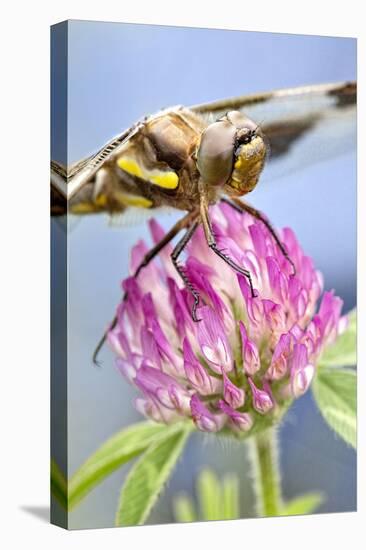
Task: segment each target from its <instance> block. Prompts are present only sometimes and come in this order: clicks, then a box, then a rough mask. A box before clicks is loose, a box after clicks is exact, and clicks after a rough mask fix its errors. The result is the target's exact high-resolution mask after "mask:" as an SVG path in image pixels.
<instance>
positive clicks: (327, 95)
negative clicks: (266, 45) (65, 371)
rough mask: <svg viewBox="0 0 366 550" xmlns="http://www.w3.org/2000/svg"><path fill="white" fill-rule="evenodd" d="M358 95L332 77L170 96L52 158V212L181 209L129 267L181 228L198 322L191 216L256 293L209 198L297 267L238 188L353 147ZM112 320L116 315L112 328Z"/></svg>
mask: <svg viewBox="0 0 366 550" xmlns="http://www.w3.org/2000/svg"><path fill="white" fill-rule="evenodd" d="M356 96H357V86H356V83H355V82H353V81H349V82H337V83H330V84H319V85H310V86H301V87H296V88H289V89H280V90H275V91H270V92H264V93H258V94H253V95H244V96H239V97H234V98H230V99H226V100H219V101H214V102H210V103H204V104H200V105H195V106H192V107H188V108H187V107H183V106H181V105H178V106H174V107H170V108H167V109H163V110H161V111H159V112H157V113H156V114H154V115H151V116H145V117H144V118H142V119H141V120H139V121H137V122H136V123H135V124H134V125H132V126H131V127H130V128H128V129H126V130H124V131H123V132H122V133H121V134H119V135H118V136H116V137H114V138H113V139H111V140H110V141H109V142H108V143H107V144H106V145H105V146H104V147H102V149H100V150H99V151H98V152H97V153H96V154H94V155H92V156H90V157H88V158H87V159H84V160H81V161H79V162H77V163H75V164H73V165H71V166H69V167H65V166H63V165H61V164H59V163H57V162H55V161H51V215H53V216H63V215H66V214H67V213H72V214H76V215H80V216H83V215H88V214H98V213H108V214H110V215H111V216H115V215H117V214H118V215H122V217H123V216H125V215H126V214H127V213H128V211H130V210H131V209H134V210H136V209H140V210H143V211H144V212H146V213H147V214H148V216H155V215H158V212H159V211H160V210H161V209H162V208H164V207H169V208H174V209H176V210H180V211H183V212H184V214H183V216H182V217H181V219H179V220H178V221H177V222H176V223H175V224H174V225H173V226H172V227H171V229H170V230H169V231H168V232H167V233H166V234H165V236H164V237H163V238H162V239H161V241H160V242H158V243H157V244H156V245H155V246H154V247H153V248H151V249H150V250H149V251H148V252H147V254H146V255H145V257H144V258H143V260H142V261H141V263H140V264H139V265H138V266H137V268H136V270H135V272H134V274H133V276H134V277H138V275H139V273H140V272H141V270H142V269H143V268H144V267H146V266H147V265H148V263H149V262H150V261H151V260H153V258H154V257H156V256H157V255H158V254H159V252H160V251H161V250H162V249H163V248H164V247H165V246H166V245H167V244H168V243H169V242H171V241H172V240H173V239H174V238H175V237H176V236H177V235H178V234H179V233H180V232H182V231H184V233H183V235H182V237H181V238H180V239H179V240H178V242H177V244H176V245H175V246H174V248H173V251H172V253H171V260H172V262H173V264H174V267H175V269H176V270H177V273H178V274H179V276H180V278H181V279H182V282H183V284H184V285H185V287H186V288H187V290H188V291H189V293H190V294H191V296H192V304H193V305H192V318H193V320H194V321H199V319H198V317H197V308H198V306H199V303H200V296H199V293H198V292H197V290H196V289H195V288H194V286H193V284H192V283H191V281H190V280H189V278H188V277H187V275H186V272H185V269H184V266H183V265H182V264H181V263H180V261H179V258H180V256H181V254H182V252H183V251H184V249H185V248H186V246H187V244H188V243H189V241H190V239H191V238H192V236H193V234H194V232H195V231H196V229H197V227H198V226H199V225H202V226H203V229H204V234H205V237H206V241H207V246H208V247H209V248H210V249H211V250H212V251H213V252H214V253H215V254H216V255H217V256H219V257H220V258H221V259H222V261H224V262H226V263H227V264H229V265H230V267H231V268H232V269H233V270H235V271H236V272H238V273H240V274H242V275H243V276H245V277H246V278H247V280H248V283H249V285H250V289H251V292H252V296H253V297H255V296H256V293H255V290H254V288H253V284H252V279H251V274H250V272H249V271H248V270H247V269H244V268H243V267H242V266H240V265H239V264H237V263H236V262H235V261H234V260H233V259H232V258H231V257H230V255H229V254H228V253H227V252H226V251H223V250H221V249H220V248H219V247H218V245H217V243H216V239H215V235H214V231H213V228H212V224H211V220H210V213H209V209H210V206H211V205H213V204H215V203H218V202H219V201H224V202H226V203H227V204H229V205H230V206H231V207H232V208H234V209H235V210H237V211H239V212H248V213H249V214H251V215H252V216H254V217H255V218H257V219H258V220H260V221H261V222H262V223H263V224H264V225H265V226H266V227H267V229H268V231H269V232H270V233H271V235H272V236H273V238H274V239H275V241H276V243H277V245H278V247H279V249H280V250H281V252H282V254H283V255H284V257H285V258H286V259H287V261H288V262H289V263H290V264H291V266H292V269H293V273H295V266H294V264H293V262H292V259H291V258H290V256H289V255H288V253H287V250H286V248H285V246H284V245H283V243H282V242H281V240H280V238H279V236H278V234H277V233H276V231H275V229H274V228H273V226H272V224H271V223H270V221H269V220H268V219H267V217H266V216H265V215H264V214H263V213H262V212H260V211H259V210H257V209H256V208H254V207H253V206H252V205H250V204H248V203H247V202H246V201H244V200H243V197H244V196H245V195H247V194H248V193H250V192H251V191H252V190H253V189H254V188H255V187H256V185H257V183H258V181H259V179H262V172H263V179H264V178H265V175H266V172H268V176H269V178H270V180H273V179H275V178H277V177H280V176H282V175H285V174H287V173H291V172H293V171H295V170H297V169H299V168H301V167H303V166H304V165H306V164H313V163H316V162H318V161H321V160H323V159H327V158H331V157H334V156H338V155H341V154H342V153H344V152H346V151H349V150H350V149H351V148H353V147H354V146H355V133H356V102H357V101H356ZM267 165H268V167H270V168H271V170H269V169H268V168H267ZM123 299H124V300H126V299H127V294H125V295H124V297H123ZM116 322H117V317H115V318H114V319H113V320H112V322H111V324H110V328H113V327H114V326H115V324H116ZM106 336H107V332H106V333H105V334H104V335H103V337H102V338H101V340H100V342H99V343H98V345H97V347H96V349H95V351H94V354H93V361H94V363H96V364H98V361H97V357H98V354H99V352H100V350H101V348H102V346H103V344H104V342H105V340H106Z"/></svg>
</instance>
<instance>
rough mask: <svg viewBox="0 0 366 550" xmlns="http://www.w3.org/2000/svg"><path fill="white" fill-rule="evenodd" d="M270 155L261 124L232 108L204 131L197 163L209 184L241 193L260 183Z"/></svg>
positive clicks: (202, 176)
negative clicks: (267, 156) (260, 177)
mask: <svg viewBox="0 0 366 550" xmlns="http://www.w3.org/2000/svg"><path fill="white" fill-rule="evenodd" d="M266 155H267V145H266V143H265V140H264V137H263V134H262V132H261V130H260V128H259V126H258V125H257V124H255V123H254V122H253V121H252V120H250V119H249V118H248V117H246V116H245V115H244V114H243V113H241V112H240V111H230V112H228V113H227V114H226V115H225V116H224V117H222V118H221V119H219V120H217V121H216V122H214V123H212V124H210V125H209V126H208V127H207V128H206V130H205V131H204V132H203V134H202V136H201V140H200V143H199V147H198V150H197V167H198V170H199V173H200V175H201V178H202V180H203V181H204V182H205V184H206V185H208V186H216V187H221V188H224V191H225V192H226V193H227V194H229V195H231V196H241V195H244V194H246V193H249V192H250V191H252V189H254V187H255V186H256V184H257V182H258V178H259V175H260V173H261V171H262V169H263V166H264V163H265V159H266Z"/></svg>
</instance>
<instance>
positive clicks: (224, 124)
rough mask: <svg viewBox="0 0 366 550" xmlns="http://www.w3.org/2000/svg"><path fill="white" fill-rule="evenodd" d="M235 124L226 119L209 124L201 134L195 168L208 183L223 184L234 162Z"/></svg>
mask: <svg viewBox="0 0 366 550" xmlns="http://www.w3.org/2000/svg"><path fill="white" fill-rule="evenodd" d="M236 132H237V130H236V128H235V126H234V125H233V124H232V123H231V122H229V121H228V120H219V121H217V122H214V123H213V124H210V125H209V126H208V127H207V128H206V130H205V131H204V132H203V134H202V136H201V142H200V145H199V148H198V151H197V168H198V170H199V173H200V175H201V178H202V180H203V181H204V182H205V183H206V184H208V185H217V186H219V185H224V184H225V183H226V182H227V181H228V179H229V178H230V176H231V173H232V170H233V163H234V146H235V136H236Z"/></svg>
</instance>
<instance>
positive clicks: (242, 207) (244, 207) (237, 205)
mask: <svg viewBox="0 0 366 550" xmlns="http://www.w3.org/2000/svg"><path fill="white" fill-rule="evenodd" d="M221 200H222V201H223V202H225V203H226V204H229V205H230V206H231V207H232V208H234V210H236V211H237V212H240V213H243V212H248V214H251V215H252V216H253V218H256V219H257V220H260V221H261V222H262V223H263V224H264V225H265V226H266V228H267V229H268V231H269V232H270V234H271V235H272V237H273V238H274V240H275V241H276V243H277V246H278V248H279V249H280V250H281V252H282V254H283V256H284V257H285V258H286V260H287V261H288V262H289V264H290V265H291V267H292V274H293V275H296V267H295V264H294V262H293V261H292V259H291V258H290V256H289V254H288V252H287V250H286V248H285V246H284V244H283V243H282V242H281V240H280V238H279V236H278V235H277V232H276V230H275V229H274V227H273V226H272V224H271V223H270V222H269V221H268V220H267V218H266V217H265V216H264V214H262V212H260V211H259V210H257V209H256V208H254V207H253V206H251V205H250V204H247V203H245V202H242V201H241V200H240V199H237V198H233V199H228V198H226V197H224V198H222V199H221Z"/></svg>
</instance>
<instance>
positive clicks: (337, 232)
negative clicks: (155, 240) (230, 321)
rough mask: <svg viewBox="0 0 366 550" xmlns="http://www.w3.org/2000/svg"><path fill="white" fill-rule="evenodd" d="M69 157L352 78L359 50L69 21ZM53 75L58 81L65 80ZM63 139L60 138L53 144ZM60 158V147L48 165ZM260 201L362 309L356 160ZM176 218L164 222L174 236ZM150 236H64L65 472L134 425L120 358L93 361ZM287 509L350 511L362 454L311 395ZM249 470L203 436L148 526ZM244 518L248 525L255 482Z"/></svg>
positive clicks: (116, 480)
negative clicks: (176, 108)
mask: <svg viewBox="0 0 366 550" xmlns="http://www.w3.org/2000/svg"><path fill="white" fill-rule="evenodd" d="M68 48H69V49H68V51H69V58H68V62H69V73H68V74H69V80H68V158H69V161H75V160H78V159H79V158H81V157H83V156H87V155H89V154H91V153H93V152H95V151H96V150H97V149H98V148H100V147H101V146H102V145H103V144H104V143H105V142H106V141H108V140H109V139H110V138H111V137H112V136H113V135H115V134H118V133H120V132H121V130H123V129H124V128H126V127H128V126H130V125H131V124H132V123H133V122H135V121H136V120H137V119H139V118H140V117H141V116H143V115H146V114H150V113H153V112H156V111H157V110H159V109H160V108H162V107H167V106H169V105H175V104H184V105H190V104H195V103H200V102H205V101H210V100H214V99H218V98H225V97H230V96H235V95H240V94H245V93H253V92H257V91H264V90H271V89H275V88H281V87H290V86H291V87H292V86H296V85H302V84H312V83H321V82H328V81H338V80H350V79H355V78H356V41H355V40H354V39H348V38H347V39H345V38H328V37H311V36H299V35H285V34H270V33H254V32H243V31H220V30H207V29H187V28H177V27H159V26H148V25H131V24H121V23H96V22H82V21H72V22H70V23H69V43H68ZM56 73H57V71H55V70H54V71H53V73H52V74H53V78H54V79H55V81H56V77H57V75H56ZM53 135H54V136H55V134H53ZM60 155H61V152H60V149H58V144H57V140H56V139H54V143H53V149H52V156H53V158H54V159H59V158H60ZM250 199H251V202H252V203H253V204H255V205H256V206H257V207H258V208H260V209H262V210H263V211H264V212H266V214H267V215H268V216H269V217H270V219H271V220H272V221H273V222H274V223H275V224H276V225H277V226H279V227H281V226H286V225H287V226H291V227H292V228H293V229H294V230H295V232H296V233H297V235H298V238H299V240H300V242H301V244H302V246H303V248H304V249H305V250H306V252H307V253H308V254H310V255H311V256H312V257H313V258H314V260H315V263H316V265H317V267H318V268H319V269H320V270H321V271H323V273H324V277H325V287H326V288H328V289H329V288H334V289H335V290H336V292H337V293H338V294H339V295H340V296H341V297H342V298H343V299H344V301H345V309H349V308H351V307H353V306H354V305H355V301H356V156H355V153H349V154H346V155H344V156H342V157H340V158H338V159H335V160H331V161H328V162H324V163H320V164H317V165H316V166H313V167H308V168H307V169H306V170H303V171H302V172H300V173H297V174H296V175H293V176H289V177H287V178H283V181H276V182H274V183H273V185H271V183H268V182H266V184H265V185H264V184H263V185H262V186H261V185H260V184H259V185H258V188H257V189H256V190H255V191H254V192H253V193H252V194H251V197H250ZM174 219H175V218H174V216H170V217H167V218H166V219H164V220H163V223H164V225H165V226H166V227H168V226H169V225H170V224H171V223H173V221H174ZM146 235H147V231H146V227H145V226H144V225H143V224H142V225H141V226H135V227H130V228H111V227H110V226H109V225H108V220H107V218H105V217H94V218H93V217H90V218H88V219H87V218H85V219H83V220H82V221H81V223H79V224H77V225H76V226H75V227H73V229H72V231H71V232H70V237H69V276H70V280H69V293H70V294H69V297H70V299H69V314H70V318H69V346H70V347H69V380H68V385H69V400H70V401H69V467H70V472H72V471H74V469H75V468H76V467H77V466H79V465H80V463H81V462H82V461H83V460H84V459H85V458H86V457H87V456H88V455H89V454H90V453H91V452H92V451H93V450H95V448H96V447H97V446H98V445H99V444H100V443H102V442H103V441H104V440H105V439H106V438H107V437H108V436H109V435H111V434H112V433H114V432H115V431H116V430H118V429H120V428H121V427H122V426H124V425H127V424H128V423H130V422H131V421H135V420H138V419H139V417H138V415H137V413H136V412H135V411H134V409H133V405H132V396H133V391H132V390H131V388H130V387H129V386H128V385H127V383H125V381H124V380H123V379H122V378H120V377H119V376H118V374H117V373H116V371H115V370H114V367H113V360H112V355H111V354H110V353H109V351H108V350H105V351H104V352H103V356H102V358H103V361H104V367H103V369H101V370H96V369H94V368H93V367H92V366H91V361H90V357H91V354H92V351H93V348H94V346H95V344H96V342H97V341H98V339H99V337H100V335H101V333H102V332H103V329H104V327H105V325H106V324H107V322H108V321H109V320H110V319H111V317H112V316H113V312H114V309H115V306H116V303H117V300H118V298H119V281H120V280H121V279H122V277H123V276H125V275H126V263H127V258H128V250H129V249H130V247H131V245H132V244H133V243H134V242H135V241H136V240H137V239H138V238H139V237H141V236H146ZM281 443H282V451H281V463H282V468H283V471H284V472H285V474H284V492H285V496H286V497H291V496H295V495H297V494H299V493H301V492H305V491H310V490H322V491H323V492H324V493H325V494H326V495H327V496H328V499H327V501H326V503H325V504H324V505H323V507H322V511H341V510H352V509H355V502H356V497H355V490H356V489H355V487H356V483H355V479H356V478H355V475H356V474H355V454H354V452H353V451H352V450H350V449H348V448H346V447H345V445H344V444H342V443H339V442H338V441H337V440H336V438H335V437H334V435H333V434H332V433H331V432H330V431H329V430H328V429H327V427H326V426H325V425H324V424H323V421H322V420H321V418H320V416H319V413H318V412H317V411H316V410H315V407H314V405H313V403H312V398H311V396H310V395H307V396H305V397H304V398H302V399H301V400H300V401H299V402H298V403H297V404H296V406H295V407H294V409H293V410H292V412H291V413H290V415H289V416H288V419H287V422H285V425H284V426H283V427H282V429H281ZM206 464H211V465H212V466H213V467H214V468H215V469H216V470H217V471H219V472H223V471H226V470H228V471H237V472H240V473H241V474H242V472H244V471H245V469H246V468H247V464H246V458H245V449H243V448H241V449H240V448H238V447H231V446H225V447H223V446H222V445H220V444H212V443H207V444H205V443H202V438H200V437H199V436H195V437H194V438H193V439H192V441H191V442H190V444H189V445H188V447H187V449H186V452H185V454H184V457H183V460H182V461H181V462H180V463H179V465H178V467H177V470H176V472H175V474H174V477H173V479H172V481H171V482H170V484H169V487H168V490H167V491H166V492H165V494H164V496H163V498H162V499H161V501H160V502H159V505H158V506H157V508H156V510H155V511H154V513H153V515H152V516H151V520H150V521H151V522H152V523H156V522H167V521H172V517H171V499H172V495H173V494H175V493H176V492H177V490H181V489H187V490H188V491H190V490H192V487H193V481H194V478H195V477H196V475H197V473H198V472H199V471H200V469H201V468H202V466H203V465H206ZM126 471H127V470H126V469H123V470H121V471H119V472H117V473H116V474H115V475H113V476H112V477H111V478H110V479H109V480H107V482H106V483H104V484H103V485H102V486H101V487H99V488H97V489H96V490H95V491H94V492H93V493H92V494H91V495H90V496H89V497H88V498H87V499H86V500H85V501H84V503H83V504H82V505H81V506H80V507H79V508H77V509H76V510H75V511H74V512H73V513H72V514H71V516H70V522H71V527H75V528H78V527H98V526H99V527H101V526H110V525H112V524H113V517H114V512H115V507H116V503H117V498H118V493H119V488H120V486H121V482H122V479H123V477H124V476H125V474H126ZM242 495H243V496H242V499H243V506H244V505H245V506H246V510H247V514H248V515H251V514H252V513H253V510H252V508H251V500H252V497H251V494H250V490H249V488H248V480H247V479H246V478H245V477H244V479H243V482H242Z"/></svg>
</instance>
